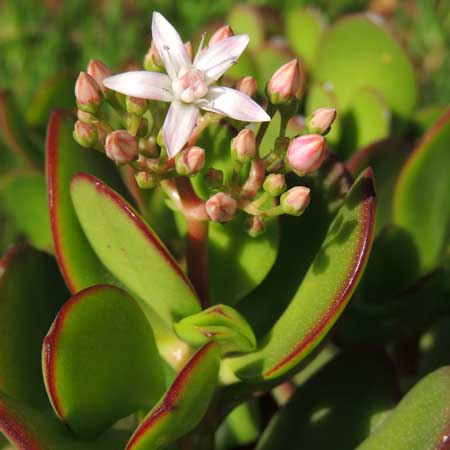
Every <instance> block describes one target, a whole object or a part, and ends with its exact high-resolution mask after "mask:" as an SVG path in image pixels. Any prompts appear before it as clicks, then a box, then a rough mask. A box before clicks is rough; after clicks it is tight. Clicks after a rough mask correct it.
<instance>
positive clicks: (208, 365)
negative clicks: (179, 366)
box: [127, 343, 220, 450]
mask: <svg viewBox="0 0 450 450" xmlns="http://www.w3.org/2000/svg"><path fill="white" fill-rule="evenodd" d="M219 366H220V356H219V351H218V348H217V346H216V344H214V343H209V344H206V345H205V346H204V347H202V348H201V349H200V350H199V351H198V352H197V353H195V355H194V356H193V357H192V358H191V359H190V361H189V362H188V363H187V364H186V366H185V367H184V368H183V370H182V371H181V372H180V373H179V374H178V376H177V377H176V378H175V381H174V382H173V383H172V385H171V386H170V387H169V389H168V390H167V392H166V394H165V395H164V397H163V398H162V399H161V400H160V402H159V403H158V404H157V405H156V406H155V407H154V408H153V409H152V410H151V411H150V412H149V414H148V415H147V417H146V418H145V419H144V421H143V422H142V423H141V424H140V426H139V427H138V428H137V430H136V431H135V432H134V434H133V436H132V437H131V439H130V441H129V442H128V445H127V450H158V449H161V448H163V447H166V446H167V445H169V444H171V443H173V442H176V441H177V440H178V439H179V438H180V437H182V436H184V435H185V434H187V433H189V432H190V431H192V430H193V429H194V428H195V427H196V426H197V425H198V423H199V422H200V421H201V419H202V418H203V416H204V414H205V413H206V411H207V409H208V406H209V403H210V401H211V399H212V397H213V394H214V392H215V389H216V385H217V376H218V373H219Z"/></svg>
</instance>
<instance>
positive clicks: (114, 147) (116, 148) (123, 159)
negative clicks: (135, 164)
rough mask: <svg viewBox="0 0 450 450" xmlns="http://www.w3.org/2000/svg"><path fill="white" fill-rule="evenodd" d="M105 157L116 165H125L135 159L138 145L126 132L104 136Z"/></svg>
mask: <svg viewBox="0 0 450 450" xmlns="http://www.w3.org/2000/svg"><path fill="white" fill-rule="evenodd" d="M105 150H106V155H107V156H108V158H110V159H112V160H113V161H115V162H116V163H118V164H127V163H129V162H131V161H133V160H135V159H136V157H137V154H138V144H137V142H136V138H135V137H134V136H132V135H131V134H130V133H128V131H125V130H117V131H113V132H112V133H109V134H108V136H106V143H105Z"/></svg>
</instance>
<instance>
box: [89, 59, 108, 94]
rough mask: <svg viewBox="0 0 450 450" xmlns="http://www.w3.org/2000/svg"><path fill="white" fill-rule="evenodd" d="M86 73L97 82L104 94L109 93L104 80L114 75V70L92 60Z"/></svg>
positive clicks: (96, 60)
mask: <svg viewBox="0 0 450 450" xmlns="http://www.w3.org/2000/svg"><path fill="white" fill-rule="evenodd" d="M86 71H87V73H88V75H90V76H91V77H92V78H93V79H94V80H95V81H96V82H97V84H98V85H99V86H100V89H101V90H102V92H105V91H107V88H106V87H105V86H103V80H104V79H105V78H108V77H110V76H111V75H112V70H111V69H110V68H109V67H108V66H107V65H105V64H103V63H102V62H101V61H99V60H98V59H91V60H90V61H89V64H88V66H87V70H86Z"/></svg>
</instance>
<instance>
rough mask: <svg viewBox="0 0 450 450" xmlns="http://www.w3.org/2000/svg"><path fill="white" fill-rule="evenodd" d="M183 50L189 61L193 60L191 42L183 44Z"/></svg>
mask: <svg viewBox="0 0 450 450" xmlns="http://www.w3.org/2000/svg"><path fill="white" fill-rule="evenodd" d="M184 48H185V49H186V52H187V54H188V56H189V60H190V61H192V60H193V58H194V49H193V48H192V43H191V41H187V42H185V43H184Z"/></svg>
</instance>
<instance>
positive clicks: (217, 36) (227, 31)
mask: <svg viewBox="0 0 450 450" xmlns="http://www.w3.org/2000/svg"><path fill="white" fill-rule="evenodd" d="M231 36H234V33H233V30H232V29H231V27H230V26H229V25H223V26H221V27H220V28H218V29H217V30H216V31H215V32H214V34H213V35H212V36H211V39H210V40H209V42H208V47H211V46H213V45H214V44H217V43H218V42H220V41H223V40H224V39H228V38H229V37H231Z"/></svg>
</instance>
